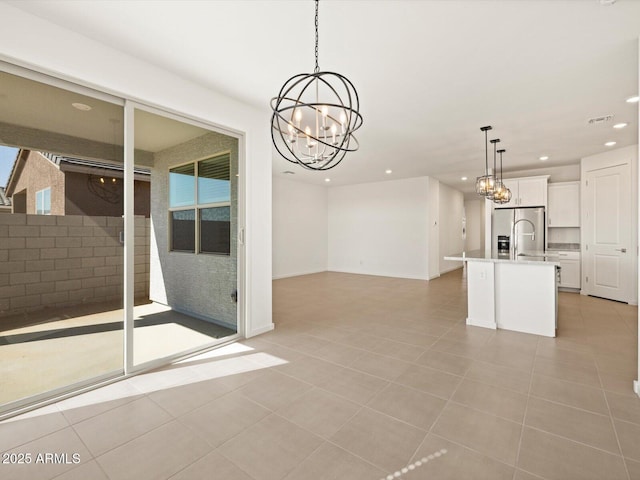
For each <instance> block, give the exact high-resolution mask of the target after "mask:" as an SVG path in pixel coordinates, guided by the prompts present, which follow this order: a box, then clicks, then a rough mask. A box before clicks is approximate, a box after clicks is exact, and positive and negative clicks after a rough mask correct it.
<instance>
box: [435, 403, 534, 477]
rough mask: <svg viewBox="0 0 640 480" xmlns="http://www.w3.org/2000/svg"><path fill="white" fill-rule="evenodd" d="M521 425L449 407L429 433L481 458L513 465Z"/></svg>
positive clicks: (456, 407)
mask: <svg viewBox="0 0 640 480" xmlns="http://www.w3.org/2000/svg"><path fill="white" fill-rule="evenodd" d="M521 430H522V425H520V424H517V423H515V422H511V421H509V420H505V419H503V418H499V417H496V416H494V415H490V414H488V413H483V412H479V411H477V410H472V409H471V408H468V407H464V406H461V405H457V404H454V403H450V404H448V405H447V406H446V408H445V409H444V412H442V415H441V416H440V418H439V419H438V421H437V422H436V424H435V426H434V427H433V429H432V432H433V433H435V434H436V435H439V436H441V437H444V438H446V439H448V440H451V441H453V442H456V443H460V444H462V445H465V446H467V447H469V448H471V449H473V450H476V451H478V452H480V453H482V454H483V455H487V456H490V457H493V458H495V459H497V460H499V461H501V462H503V463H506V464H508V465H514V464H515V462H516V455H517V453H518V442H519V441H520V432H521Z"/></svg>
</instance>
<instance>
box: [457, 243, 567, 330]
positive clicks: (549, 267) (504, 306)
mask: <svg viewBox="0 0 640 480" xmlns="http://www.w3.org/2000/svg"><path fill="white" fill-rule="evenodd" d="M445 259H446V260H458V261H464V262H466V264H467V297H468V298H467V300H468V305H467V309H468V313H467V325H474V326H477V327H485V328H494V329H495V328H502V329H505V330H514V331H516V332H524V333H532V334H535V335H544V336H545V337H555V336H556V327H557V315H558V307H557V305H558V294H557V292H558V285H557V268H558V267H559V266H560V264H559V262H558V261H557V257H547V256H544V255H541V256H531V255H528V256H521V257H517V258H516V259H512V258H511V257H510V256H509V254H506V255H502V254H499V255H497V256H491V255H485V253H484V252H483V251H479V250H476V251H473V252H465V253H461V254H457V255H452V256H448V257H445Z"/></svg>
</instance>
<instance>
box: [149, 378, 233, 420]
mask: <svg viewBox="0 0 640 480" xmlns="http://www.w3.org/2000/svg"><path fill="white" fill-rule="evenodd" d="M230 391H231V387H229V386H227V385H226V384H225V383H223V382H222V381H221V380H220V379H213V380H202V381H200V382H196V383H190V384H189V385H183V386H181V387H177V388H167V389H164V390H158V391H155V392H152V393H150V394H149V398H150V399H151V400H153V401H154V402H155V403H157V404H158V405H160V406H161V407H162V408H163V409H164V410H166V411H167V412H169V413H170V414H171V415H173V416H174V417H179V416H180V415H184V414H185V413H187V412H190V411H191V410H195V409H196V408H198V407H201V406H203V405H205V404H207V403H209V402H210V401H212V400H214V399H216V398H218V397H221V396H222V395H225V394H226V393H229V392H230Z"/></svg>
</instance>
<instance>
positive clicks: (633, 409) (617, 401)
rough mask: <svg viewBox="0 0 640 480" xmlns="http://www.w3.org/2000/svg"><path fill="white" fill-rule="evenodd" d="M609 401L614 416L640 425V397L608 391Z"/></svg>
mask: <svg viewBox="0 0 640 480" xmlns="http://www.w3.org/2000/svg"><path fill="white" fill-rule="evenodd" d="M606 395H607V402H609V408H610V409H611V415H613V417H614V418H617V419H620V420H625V421H627V422H633V423H637V424H639V425H640V397H638V396H637V395H619V394H617V393H612V392H606Z"/></svg>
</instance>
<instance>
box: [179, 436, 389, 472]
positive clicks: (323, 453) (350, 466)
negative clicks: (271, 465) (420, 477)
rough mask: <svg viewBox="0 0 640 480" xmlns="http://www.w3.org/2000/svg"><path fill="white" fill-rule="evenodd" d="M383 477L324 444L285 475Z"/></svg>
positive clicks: (344, 451) (356, 458)
mask: <svg viewBox="0 0 640 480" xmlns="http://www.w3.org/2000/svg"><path fill="white" fill-rule="evenodd" d="M385 476H386V474H385V472H384V471H383V470H381V469H380V468H378V467H376V466H374V465H372V464H370V463H368V462H366V461H364V460H362V459H361V458H358V457H356V456H354V455H352V454H350V453H349V452H347V451H346V450H343V449H342V448H339V447H336V446H335V445H332V444H330V443H324V444H322V446H320V448H318V449H317V450H316V451H315V452H313V453H312V454H311V455H310V456H309V457H308V458H307V459H306V460H304V461H303V462H302V463H300V464H299V465H298V466H297V467H296V468H295V470H293V471H292V472H291V473H290V474H289V475H287V477H286V480H300V479H304V480H334V479H345V480H347V479H348V480H374V479H378V478H382V477H385ZM185 480H186V479H185Z"/></svg>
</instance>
